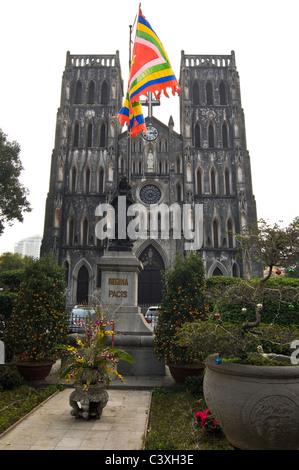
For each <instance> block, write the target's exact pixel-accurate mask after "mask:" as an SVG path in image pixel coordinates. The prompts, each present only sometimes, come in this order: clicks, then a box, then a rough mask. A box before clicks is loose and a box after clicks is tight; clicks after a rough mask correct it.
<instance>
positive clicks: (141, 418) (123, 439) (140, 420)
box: [0, 388, 151, 450]
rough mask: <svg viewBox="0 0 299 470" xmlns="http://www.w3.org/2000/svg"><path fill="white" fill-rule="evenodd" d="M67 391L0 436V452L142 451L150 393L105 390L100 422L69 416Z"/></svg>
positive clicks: (70, 390)
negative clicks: (106, 397) (104, 402)
mask: <svg viewBox="0 0 299 470" xmlns="http://www.w3.org/2000/svg"><path fill="white" fill-rule="evenodd" d="M71 392H72V389H71V388H67V389H65V390H63V391H61V392H58V393H56V394H55V395H54V396H52V397H50V398H49V399H48V400H46V401H45V402H44V403H42V404H41V405H40V406H39V407H37V408H36V409H35V410H34V411H33V412H31V413H30V414H29V415H27V416H26V417H25V418H23V419H22V420H21V421H19V422H18V423H17V424H16V425H14V426H12V428H10V429H9V430H7V431H5V432H4V433H3V434H2V435H1V436H0V450H142V448H143V437H144V435H145V433H146V430H147V425H148V418H149V410H150V402H151V391H150V390H132V389H112V390H110V389H109V390H108V394H109V401H108V403H107V405H106V407H105V408H104V410H103V413H102V416H101V418H100V419H99V420H98V419H90V420H88V421H85V420H83V419H76V418H75V417H74V416H71V414H70V411H71V407H70V405H69V396H70V394H71Z"/></svg>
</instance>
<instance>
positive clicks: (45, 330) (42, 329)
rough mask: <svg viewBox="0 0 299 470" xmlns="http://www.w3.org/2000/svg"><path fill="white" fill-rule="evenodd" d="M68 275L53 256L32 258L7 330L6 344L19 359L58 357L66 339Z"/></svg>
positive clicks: (25, 270) (25, 272) (26, 269)
mask: <svg viewBox="0 0 299 470" xmlns="http://www.w3.org/2000/svg"><path fill="white" fill-rule="evenodd" d="M64 289H65V274H64V269H63V268H62V267H60V266H58V265H57V264H56V262H55V260H54V258H53V257H52V256H50V255H48V256H45V257H42V258H41V259H39V260H34V259H31V260H30V261H29V262H28V263H27V265H26V267H25V269H24V277H23V281H22V283H21V285H20V289H19V292H18V294H17V297H16V300H15V305H14V308H13V311H12V314H11V318H10V320H9V322H8V325H7V328H6V331H5V337H4V340H5V346H6V348H8V350H9V351H10V352H11V353H13V354H14V355H16V357H17V358H19V359H30V360H37V359H46V358H47V359H48V358H52V359H57V358H58V357H59V354H60V352H59V349H58V345H60V344H65V343H66V339H67V317H66V314H65V297H64Z"/></svg>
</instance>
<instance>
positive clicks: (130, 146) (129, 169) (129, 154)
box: [127, 25, 132, 183]
mask: <svg viewBox="0 0 299 470" xmlns="http://www.w3.org/2000/svg"><path fill="white" fill-rule="evenodd" d="M129 29H130V34H129V75H130V71H131V44H132V25H130V26H129ZM127 132H128V168H127V180H128V183H131V155H132V138H131V135H130V122H129V124H128V125H127Z"/></svg>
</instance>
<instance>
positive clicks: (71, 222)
mask: <svg viewBox="0 0 299 470" xmlns="http://www.w3.org/2000/svg"><path fill="white" fill-rule="evenodd" d="M67 243H68V245H69V246H73V244H74V220H73V218H72V217H71V218H70V219H69V221H68V232H67Z"/></svg>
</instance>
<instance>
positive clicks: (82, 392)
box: [69, 382, 109, 420]
mask: <svg viewBox="0 0 299 470" xmlns="http://www.w3.org/2000/svg"><path fill="white" fill-rule="evenodd" d="M74 387H75V390H74V391H73V392H72V393H71V395H70V398H69V402H70V406H71V407H72V408H73V409H72V411H71V415H72V416H75V417H76V418H83V419H85V420H89V419H90V418H96V419H100V417H101V415H102V411H103V409H104V408H105V406H106V405H107V403H108V400H109V395H108V392H107V390H106V386H105V384H104V383H102V382H97V383H94V384H90V385H88V386H86V384H84V383H77V384H75V385H74Z"/></svg>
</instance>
